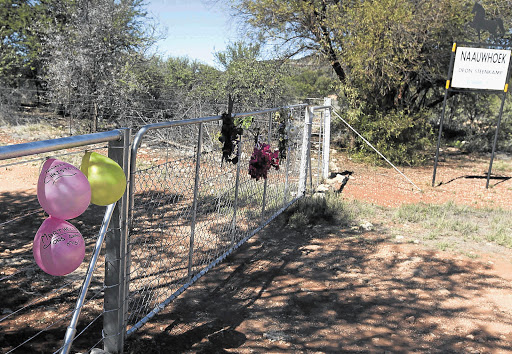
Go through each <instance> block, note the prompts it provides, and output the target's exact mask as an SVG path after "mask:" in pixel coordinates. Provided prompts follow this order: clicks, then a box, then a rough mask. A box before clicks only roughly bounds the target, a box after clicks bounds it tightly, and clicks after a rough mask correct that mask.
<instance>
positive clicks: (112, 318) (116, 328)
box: [103, 128, 131, 353]
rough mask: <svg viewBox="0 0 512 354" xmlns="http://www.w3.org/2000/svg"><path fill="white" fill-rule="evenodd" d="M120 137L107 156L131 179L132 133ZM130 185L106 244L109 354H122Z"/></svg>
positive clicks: (105, 343)
mask: <svg viewBox="0 0 512 354" xmlns="http://www.w3.org/2000/svg"><path fill="white" fill-rule="evenodd" d="M120 130H121V131H122V132H123V136H122V138H121V140H119V141H113V142H110V143H109V145H108V156H109V157H110V158H111V159H112V160H114V161H116V162H117V163H118V164H119V165H120V166H121V168H122V169H123V171H124V173H125V176H130V156H129V154H130V133H131V129H129V128H125V129H120ZM129 186H130V183H129V181H127V188H126V191H125V193H124V195H123V197H122V198H121V200H120V201H119V202H117V205H116V207H115V209H114V212H113V216H112V224H111V231H112V232H111V234H110V236H108V237H107V238H106V240H105V294H104V305H103V307H104V314H103V316H104V323H103V336H104V341H103V346H104V349H105V350H106V351H108V352H109V353H122V352H123V347H124V338H125V332H126V316H125V315H126V306H127V304H126V301H125V300H126V298H127V293H128V278H127V276H128V273H127V254H128V252H127V251H128V200H129V196H130V193H131V191H130V187H129Z"/></svg>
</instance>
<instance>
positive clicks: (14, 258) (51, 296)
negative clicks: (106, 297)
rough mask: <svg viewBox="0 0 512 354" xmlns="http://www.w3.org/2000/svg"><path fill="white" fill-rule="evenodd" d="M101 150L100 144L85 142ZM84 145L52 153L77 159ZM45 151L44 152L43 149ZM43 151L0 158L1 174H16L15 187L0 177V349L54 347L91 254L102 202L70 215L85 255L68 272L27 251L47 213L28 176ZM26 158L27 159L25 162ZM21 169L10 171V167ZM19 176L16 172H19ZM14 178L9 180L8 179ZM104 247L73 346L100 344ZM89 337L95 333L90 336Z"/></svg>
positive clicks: (46, 349)
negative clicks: (50, 270) (56, 272)
mask: <svg viewBox="0 0 512 354" xmlns="http://www.w3.org/2000/svg"><path fill="white" fill-rule="evenodd" d="M88 148H89V149H94V150H96V151H99V152H101V153H105V151H106V149H105V146H104V145H103V146H101V145H90V146H88ZM83 153H84V150H83V149H67V150H64V151H60V152H55V153H51V156H52V157H57V158H59V159H60V160H62V161H65V162H68V163H71V164H73V165H79V161H80V158H81V155H82V154H83ZM45 155H46V154H45ZM46 157H48V155H46V156H36V157H30V158H27V157H24V158H16V159H12V160H9V161H8V162H7V161H4V162H6V163H3V164H1V168H2V170H3V172H2V174H3V175H4V176H3V177H5V178H9V179H11V178H15V177H14V176H17V178H18V180H17V182H18V183H17V186H16V187H18V188H14V189H13V188H10V187H9V185H6V184H5V183H4V182H5V180H4V179H3V178H2V182H3V183H2V187H1V191H0V200H1V203H2V206H3V207H2V208H1V211H0V235H1V237H0V274H1V275H0V293H1V294H2V305H1V306H0V307H1V310H0V311H1V312H0V351H1V352H2V353H37V352H41V353H53V352H58V351H59V350H60V348H61V346H62V343H63V338H64V333H65V331H66V327H67V326H68V325H69V322H70V319H71V317H72V315H73V311H74V305H75V302H76V299H77V297H78V296H79V293H80V290H81V287H82V283H83V279H84V276H85V273H86V270H87V261H88V260H89V259H90V257H89V255H91V254H92V250H93V248H94V243H95V241H96V236H97V232H98V229H99V227H100V226H101V217H102V213H103V212H104V208H100V207H93V206H91V207H89V208H88V210H87V211H86V212H84V213H83V214H82V215H80V216H79V217H77V218H75V219H73V220H71V223H72V224H73V225H75V226H76V227H77V228H78V229H79V230H80V232H81V234H82V236H83V238H84V240H85V247H86V258H85V261H84V262H83V263H82V265H81V266H80V267H79V268H78V269H77V270H76V271H74V272H73V273H71V274H69V275H66V276H61V277H55V276H51V275H49V274H46V273H45V272H43V271H42V270H41V269H39V268H38V267H37V265H36V264H35V262H34V259H33V255H32V242H33V240H34V234H35V233H36V230H37V229H38V228H39V226H40V225H41V224H42V222H43V221H44V220H45V219H46V218H47V217H48V215H47V214H46V213H45V212H44V210H43V209H42V208H41V207H40V205H39V203H38V201H37V197H36V191H35V188H34V187H33V185H34V184H35V183H32V184H30V183H27V181H26V180H25V178H27V179H28V180H30V179H31V180H33V181H37V178H38V174H39V172H40V170H41V166H42V164H43V163H44V160H45V159H46ZM27 159H29V162H24V161H26V160H27ZM13 168H14V169H16V168H18V169H19V170H21V171H23V172H22V174H21V175H20V174H19V173H18V174H17V175H12V176H10V175H9V172H10V171H12V169H13ZM20 177H21V178H20ZM13 182H14V181H13ZM104 263H105V262H104V251H103V254H102V255H101V260H100V262H98V263H97V264H96V266H95V268H94V275H95V276H94V278H93V280H92V282H91V286H90V288H89V292H88V295H87V297H86V299H85V303H84V307H83V310H82V316H81V318H80V322H79V323H78V327H77V335H76V340H75V348H76V349H77V350H80V351H88V350H90V349H91V348H92V347H94V346H95V345H99V344H100V341H101V339H102V334H101V332H102V326H103V321H102V317H103V313H104V312H103V292H104V290H105V285H104V273H105V265H104ZM91 338H93V339H94V343H93V341H91Z"/></svg>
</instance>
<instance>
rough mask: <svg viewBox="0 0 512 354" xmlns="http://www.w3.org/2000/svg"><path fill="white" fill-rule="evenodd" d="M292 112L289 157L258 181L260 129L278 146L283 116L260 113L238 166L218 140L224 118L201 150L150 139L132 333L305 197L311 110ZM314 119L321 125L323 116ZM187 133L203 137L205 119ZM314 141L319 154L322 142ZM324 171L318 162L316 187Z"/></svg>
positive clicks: (133, 248)
mask: <svg viewBox="0 0 512 354" xmlns="http://www.w3.org/2000/svg"><path fill="white" fill-rule="evenodd" d="M291 117H292V121H293V124H294V125H295V126H296V128H297V132H296V133H295V134H294V135H290V136H289V141H288V149H287V158H286V159H284V160H281V161H280V168H279V170H275V169H271V170H270V171H269V175H268V179H266V180H265V179H260V180H259V181H256V180H255V179H252V178H251V176H250V175H249V174H248V169H249V160H250V157H251V155H252V153H253V149H254V144H255V135H256V134H257V133H258V132H259V135H260V141H261V142H262V143H268V144H269V145H270V146H271V148H272V149H273V150H274V149H277V147H278V139H279V135H278V125H279V122H278V121H277V120H276V119H275V113H273V112H272V113H264V114H260V115H256V116H254V121H253V123H252V125H251V127H250V128H249V129H248V130H245V131H244V134H243V135H242V139H241V142H240V145H239V146H240V151H239V156H240V159H239V162H238V163H237V164H236V165H235V164H231V163H227V162H222V161H221V160H222V155H221V146H220V143H219V142H218V141H215V139H212V137H218V136H219V135H220V132H221V125H220V124H218V122H213V123H208V124H205V126H204V129H203V135H202V140H201V142H202V144H201V151H200V153H199V154H197V146H196V147H195V148H194V150H193V151H192V150H183V149H178V148H176V147H175V146H173V145H168V146H167V148H166V149H165V150H162V149H151V147H150V146H149V145H148V144H146V143H143V144H142V146H143V148H142V149H141V150H140V151H139V155H138V160H137V161H138V162H137V168H136V170H135V173H134V175H133V176H132V178H133V180H134V181H133V182H134V189H133V191H132V193H133V198H134V201H133V207H132V210H131V219H130V225H131V226H130V242H129V257H130V270H129V278H130V289H129V294H128V299H127V301H128V313H127V325H128V333H131V332H133V331H134V330H136V329H138V328H139V327H140V326H141V325H143V324H144V323H145V321H147V320H148V318H147V316H148V315H151V314H152V313H154V312H155V309H156V311H158V309H159V308H160V307H161V306H162V304H164V303H166V302H168V299H169V298H172V297H174V296H175V294H176V293H180V292H181V291H183V287H184V286H185V287H186V286H187V284H190V283H191V281H193V280H194V279H195V278H197V276H198V275H202V272H204V271H205V270H207V269H209V267H210V266H211V264H212V263H214V262H215V261H216V260H218V258H219V257H221V256H222V255H223V254H226V252H228V251H229V250H230V248H232V247H233V246H235V245H237V244H238V243H239V242H240V241H242V240H244V239H245V238H247V236H248V235H250V234H251V233H253V232H254V230H256V229H258V228H259V227H261V226H262V225H264V224H265V223H267V222H268V220H269V219H271V218H272V217H273V216H274V215H275V214H276V213H277V212H278V211H279V210H281V209H282V208H283V207H284V206H286V205H287V203H289V202H290V201H292V200H293V198H295V197H297V191H298V178H299V169H300V168H299V167H300V158H301V154H300V149H301V144H302V134H303V131H304V110H303V109H300V110H293V111H292V114H291ZM314 122H315V124H316V126H318V125H319V124H320V123H321V117H320V116H319V115H317V119H315V121H314ZM172 129H176V128H167V129H166V130H172ZM187 131H188V132H190V133H191V134H192V135H191V136H192V137H194V138H195V140H196V141H197V140H198V136H199V125H198V124H195V125H193V126H188V129H187ZM205 131H207V132H208V134H205V133H204V132H205ZM153 134H155V133H154V132H153ZM158 134H160V135H163V134H169V136H176V133H174V132H162V131H160V132H158ZM317 135H318V136H320V135H321V132H318V134H317ZM191 136H189V139H191ZM148 138H149V139H148V140H149V141H151V137H148ZM192 140H194V139H192ZM313 145H315V146H313V148H314V149H315V150H314V153H312V154H315V156H317V155H316V154H317V152H318V153H320V150H319V149H320V147H321V144H318V143H316V144H313ZM198 157H199V158H198ZM320 169H321V166H320V165H319V164H316V163H315V164H311V169H310V170H311V171H312V173H314V176H315V178H314V179H312V180H311V183H314V184H315V185H316V184H317V183H319V179H318V178H317V177H318V176H320V174H321V171H320ZM196 178H197V181H198V184H197V186H196V185H195V181H196ZM311 183H308V187H309V186H311ZM195 186H196V188H195ZM194 197H195V199H194Z"/></svg>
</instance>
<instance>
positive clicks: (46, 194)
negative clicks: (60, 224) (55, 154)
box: [37, 159, 91, 220]
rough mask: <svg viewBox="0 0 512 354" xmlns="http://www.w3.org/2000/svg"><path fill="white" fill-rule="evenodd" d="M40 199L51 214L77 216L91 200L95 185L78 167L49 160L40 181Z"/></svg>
mask: <svg viewBox="0 0 512 354" xmlns="http://www.w3.org/2000/svg"><path fill="white" fill-rule="evenodd" d="M37 199H38V200H39V204H41V206H42V207H43V209H44V211H46V212H47V213H48V214H49V215H51V216H53V217H56V218H58V219H63V220H67V219H73V218H76V217H77V216H78V215H80V214H82V213H83V212H84V211H85V209H87V207H88V206H89V204H90V202H91V186H90V184H89V181H88V180H87V177H86V176H85V175H84V174H83V173H82V171H80V170H79V169H78V168H76V167H75V166H73V165H71V164H69V163H67V162H64V161H60V160H56V159H48V160H47V161H46V162H45V163H44V165H43V169H42V171H41V174H40V175H39V180H38V181H37Z"/></svg>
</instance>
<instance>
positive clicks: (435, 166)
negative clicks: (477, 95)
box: [432, 43, 457, 187]
mask: <svg viewBox="0 0 512 354" xmlns="http://www.w3.org/2000/svg"><path fill="white" fill-rule="evenodd" d="M455 49H457V43H453V46H452V55H451V57H450V67H449V68H448V80H446V90H445V92H444V100H443V113H442V114H441V121H440V122H439V136H438V137H437V148H436V159H435V162H434V174H433V175H432V187H434V185H435V184H436V172H437V163H438V161H439V147H440V145H441V134H442V132H443V121H444V115H445V112H446V101H447V99H448V92H449V91H450V78H451V77H452V73H453V62H454V60H455Z"/></svg>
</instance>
